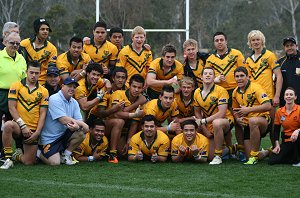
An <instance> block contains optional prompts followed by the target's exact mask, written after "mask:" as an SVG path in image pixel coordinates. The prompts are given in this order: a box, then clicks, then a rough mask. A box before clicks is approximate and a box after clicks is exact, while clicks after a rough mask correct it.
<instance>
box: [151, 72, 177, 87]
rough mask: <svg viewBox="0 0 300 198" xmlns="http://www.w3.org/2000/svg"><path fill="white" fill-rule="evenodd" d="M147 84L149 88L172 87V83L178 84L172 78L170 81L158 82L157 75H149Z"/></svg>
mask: <svg viewBox="0 0 300 198" xmlns="http://www.w3.org/2000/svg"><path fill="white" fill-rule="evenodd" d="M146 83H147V85H148V86H160V87H163V86H164V85H171V84H172V83H177V79H176V78H171V79H169V80H157V79H156V74H155V73H150V72H149V73H148V74H147V77H146Z"/></svg>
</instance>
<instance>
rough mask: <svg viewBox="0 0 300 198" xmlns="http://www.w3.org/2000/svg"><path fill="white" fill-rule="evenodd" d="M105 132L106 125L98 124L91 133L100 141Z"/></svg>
mask: <svg viewBox="0 0 300 198" xmlns="http://www.w3.org/2000/svg"><path fill="white" fill-rule="evenodd" d="M104 132H105V127H104V126H100V125H96V126H95V128H94V129H92V130H91V135H92V137H93V139H94V140H96V141H100V140H101V139H102V138H103V136H104Z"/></svg>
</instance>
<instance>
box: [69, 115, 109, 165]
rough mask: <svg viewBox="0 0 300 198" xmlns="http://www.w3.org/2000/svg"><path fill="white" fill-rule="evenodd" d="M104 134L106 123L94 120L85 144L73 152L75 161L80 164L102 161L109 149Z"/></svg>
mask: <svg viewBox="0 0 300 198" xmlns="http://www.w3.org/2000/svg"><path fill="white" fill-rule="evenodd" d="M104 132H105V123H104V122H103V121H102V120H100V119H96V120H94V121H93V123H92V124H91V126H90V131H89V132H88V133H87V134H86V136H85V139H84V140H83V142H82V143H81V144H80V145H79V147H77V148H76V149H75V150H74V151H73V156H74V157H75V159H76V160H78V161H80V162H86V161H99V160H101V159H102V158H103V157H104V156H105V155H106V149H107V147H108V140H107V138H106V137H105V136H104Z"/></svg>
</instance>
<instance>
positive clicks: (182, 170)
mask: <svg viewBox="0 0 300 198" xmlns="http://www.w3.org/2000/svg"><path fill="white" fill-rule="evenodd" d="M263 145H268V138H264V141H263ZM265 147H266V146H265ZM299 184H300V168H299V167H292V166H291V165H275V166H269V165H268V164H267V160H263V161H260V162H259V163H258V164H256V165H253V166H246V165H243V164H241V163H240V162H238V161H236V160H234V159H231V160H226V161H224V163H223V164H221V165H219V166H211V165H208V164H195V163H191V162H186V163H179V164H174V163H171V162H167V163H164V164H159V163H157V164H152V163H151V162H139V163H130V162H127V161H121V162H120V163H119V164H110V163H108V162H106V161H105V162H104V161H102V162H92V163H79V164H77V165H74V166H66V165H61V166H56V167H51V166H46V165H43V164H38V165H36V166H24V165H22V164H15V167H13V168H11V169H9V170H0V195H1V196H2V197H37V196H39V197H56V198H58V197H62V196H64V197H251V198H252V197H300V188H299Z"/></svg>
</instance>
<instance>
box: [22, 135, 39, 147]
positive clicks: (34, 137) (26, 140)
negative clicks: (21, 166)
mask: <svg viewBox="0 0 300 198" xmlns="http://www.w3.org/2000/svg"><path fill="white" fill-rule="evenodd" d="M39 135H40V133H39V132H34V133H33V132H31V135H30V137H29V138H27V139H25V140H24V143H25V144H30V143H32V142H33V141H35V140H37V139H38V138H39Z"/></svg>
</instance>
